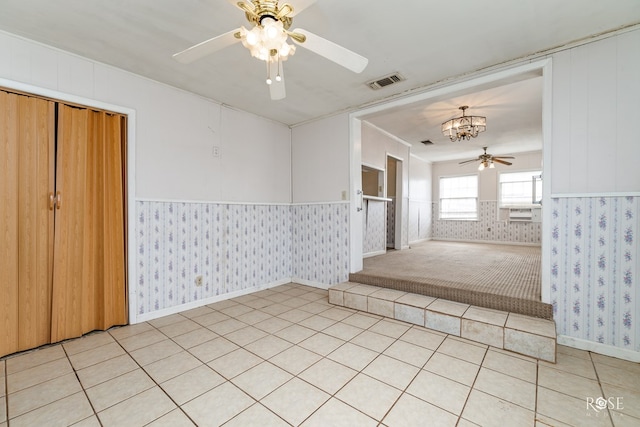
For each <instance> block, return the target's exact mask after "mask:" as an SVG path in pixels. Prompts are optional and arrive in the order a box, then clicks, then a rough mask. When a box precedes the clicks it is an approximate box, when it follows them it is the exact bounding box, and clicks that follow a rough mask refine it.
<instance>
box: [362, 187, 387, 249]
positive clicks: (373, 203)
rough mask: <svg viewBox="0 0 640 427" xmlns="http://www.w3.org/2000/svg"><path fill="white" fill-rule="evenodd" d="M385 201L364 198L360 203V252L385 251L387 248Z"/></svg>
mask: <svg viewBox="0 0 640 427" xmlns="http://www.w3.org/2000/svg"><path fill="white" fill-rule="evenodd" d="M386 205H387V202H383V201H379V200H366V199H365V200H364V203H363V205H362V208H363V209H362V213H363V221H362V236H363V237H362V239H363V242H362V253H363V255H367V254H370V253H375V252H380V251H385V250H386V249H387V242H386V239H387V235H386V231H385V228H386V227H385V226H386V222H387V214H386V211H387V210H386V209H387V206H386Z"/></svg>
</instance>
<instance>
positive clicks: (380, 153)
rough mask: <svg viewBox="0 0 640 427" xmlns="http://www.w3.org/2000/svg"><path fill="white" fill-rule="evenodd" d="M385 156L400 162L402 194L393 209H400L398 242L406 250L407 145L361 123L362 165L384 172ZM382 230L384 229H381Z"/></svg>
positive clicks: (408, 155)
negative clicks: (392, 157)
mask: <svg viewBox="0 0 640 427" xmlns="http://www.w3.org/2000/svg"><path fill="white" fill-rule="evenodd" d="M387 155H391V156H394V157H396V158H397V159H400V160H402V194H401V195H396V198H395V208H396V210H398V209H400V214H399V215H400V216H401V230H400V233H401V236H400V242H401V246H402V247H403V248H406V247H408V245H409V163H410V161H409V158H410V149H409V145H408V144H406V143H402V142H400V140H399V139H397V138H394V137H392V136H390V135H388V134H387V133H385V132H382V131H381V130H380V129H378V128H377V127H375V126H373V125H371V124H369V123H366V122H363V123H362V163H363V164H366V165H369V166H374V167H377V168H380V169H382V170H386V169H387ZM398 167H400V166H398ZM383 219H385V221H386V216H384V217H383ZM382 230H384V228H382ZM381 238H382V241H383V242H384V241H385V240H386V233H385V234H384V235H383V236H382V237H381ZM396 247H397V239H396Z"/></svg>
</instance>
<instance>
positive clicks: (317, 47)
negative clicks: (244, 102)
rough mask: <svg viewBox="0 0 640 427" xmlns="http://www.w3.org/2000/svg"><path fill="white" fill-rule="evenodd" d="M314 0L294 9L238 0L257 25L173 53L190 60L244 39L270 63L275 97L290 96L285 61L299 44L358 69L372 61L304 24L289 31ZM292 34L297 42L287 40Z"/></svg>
mask: <svg viewBox="0 0 640 427" xmlns="http://www.w3.org/2000/svg"><path fill="white" fill-rule="evenodd" d="M314 2H315V0H306V1H305V0H298V3H299V6H297V8H296V9H294V7H293V6H292V5H290V4H289V3H280V2H279V1H278V0H275V1H273V0H251V1H249V0H242V1H238V2H237V3H235V5H236V6H237V7H238V8H240V9H241V10H242V11H243V12H244V13H245V15H246V18H247V20H248V21H249V22H250V23H251V24H253V28H251V29H249V30H248V29H246V28H245V27H240V28H237V29H235V30H231V31H229V32H227V33H224V34H221V35H219V36H217V37H213V38H211V39H209V40H205V41H203V42H201V43H198V44H196V45H194V46H191V47H190V48H188V49H185V50H183V51H182V52H178V53H176V54H175V55H173V57H174V58H175V59H176V60H177V61H179V62H182V63H185V64H187V63H190V62H193V61H196V60H198V59H200V58H203V57H205V56H207V55H209V54H212V53H214V52H217V51H218V50H221V49H224V48H225V47H227V46H231V45H232V44H235V43H237V42H242V44H243V45H244V46H245V47H246V48H247V49H249V51H250V52H251V55H252V56H254V57H256V58H258V59H260V60H263V61H265V62H266V63H267V79H266V81H267V84H268V85H269V88H270V93H271V99H274V100H278V99H283V98H284V97H285V96H286V92H285V88H284V73H283V69H282V62H283V61H285V60H286V59H287V58H288V57H289V56H291V55H293V54H294V53H295V49H296V45H298V46H302V47H304V48H306V49H309V50H310V51H312V52H315V53H317V54H318V55H321V56H323V57H325V58H327V59H329V60H331V61H333V62H335V63H336V64H339V65H341V66H343V67H345V68H347V69H349V70H351V71H353V72H355V73H360V72H362V71H363V70H364V69H365V67H366V66H367V63H368V62H369V61H368V60H367V58H365V57H364V56H361V55H358V54H357V53H355V52H352V51H350V50H349V49H346V48H344V47H342V46H340V45H337V44H335V43H333V42H331V41H329V40H327V39H324V38H322V37H320V36H317V35H315V34H313V33H310V32H309V31H306V30H303V29H301V28H298V29H296V30H293V31H289V28H290V27H291V24H292V18H293V17H294V16H295V15H296V14H298V13H299V12H301V11H302V10H303V9H305V8H307V7H308V6H310V5H311V4H313V3H314ZM294 4H295V3H294ZM289 38H290V39H291V40H293V41H294V42H295V43H296V44H289V43H287V42H288V40H289Z"/></svg>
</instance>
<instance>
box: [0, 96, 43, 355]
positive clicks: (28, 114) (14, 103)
mask: <svg viewBox="0 0 640 427" xmlns="http://www.w3.org/2000/svg"><path fill="white" fill-rule="evenodd" d="M54 117H55V114H54V103H53V102H51V101H47V100H44V99H38V98H33V97H29V96H24V95H17V94H13V93H7V92H4V91H0V239H1V240H0V242H1V244H0V295H1V298H0V325H2V326H1V327H0V356H3V355H6V354H10V353H14V352H16V351H21V350H26V349H30V348H33V347H37V346H39V345H42V344H46V343H48V342H49V341H50V331H51V278H52V259H53V253H52V251H53V210H52V209H53V208H52V207H50V206H49V196H50V195H53V189H54V188H53V186H54V161H55V159H54V152H55V126H54Z"/></svg>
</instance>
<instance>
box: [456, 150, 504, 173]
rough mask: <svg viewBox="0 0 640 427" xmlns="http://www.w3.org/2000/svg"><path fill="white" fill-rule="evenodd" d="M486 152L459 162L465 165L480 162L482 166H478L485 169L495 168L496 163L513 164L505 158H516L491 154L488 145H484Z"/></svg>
mask: <svg viewBox="0 0 640 427" xmlns="http://www.w3.org/2000/svg"><path fill="white" fill-rule="evenodd" d="M482 149H483V150H484V153H482V154H480V155H479V156H478V157H477V158H475V159H471V160H465V161H464V162H460V163H458V164H460V165H464V164H467V163H471V162H478V161H479V162H480V166H478V170H483V169H484V168H486V167H488V168H489V169H493V168H495V165H494V162H495V163H502V164H503V165H507V166H511V165H512V164H513V163H511V162H507V161H506V160H503V159H515V157H513V156H494V155H491V154H487V147H482Z"/></svg>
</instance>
